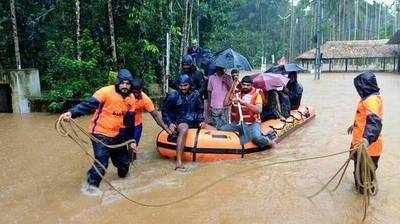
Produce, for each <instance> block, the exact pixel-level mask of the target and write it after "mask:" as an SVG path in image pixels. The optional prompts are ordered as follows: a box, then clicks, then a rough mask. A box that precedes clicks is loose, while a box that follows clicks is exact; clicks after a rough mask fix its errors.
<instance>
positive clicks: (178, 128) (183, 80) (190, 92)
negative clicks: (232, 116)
mask: <svg viewBox="0 0 400 224" xmlns="http://www.w3.org/2000/svg"><path fill="white" fill-rule="evenodd" d="M176 84H177V86H178V90H177V91H176V90H174V91H172V92H171V93H169V94H168V95H167V97H166V99H165V101H164V105H163V107H162V118H163V120H164V122H165V123H166V124H167V125H168V126H169V129H170V130H171V131H172V132H174V133H175V134H176V135H177V143H176V166H175V170H182V171H184V170H185V167H184V166H183V164H182V152H183V150H184V147H185V142H186V137H187V134H188V130H189V128H204V127H206V123H205V122H204V114H203V113H204V107H203V99H202V97H201V96H200V93H199V92H198V91H197V90H195V89H192V80H191V79H190V77H189V76H188V75H187V74H181V75H179V76H178V79H177V81H176Z"/></svg>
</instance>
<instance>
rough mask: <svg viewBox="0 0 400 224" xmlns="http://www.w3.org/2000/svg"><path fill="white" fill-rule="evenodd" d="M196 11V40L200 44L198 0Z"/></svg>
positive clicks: (198, 1)
mask: <svg viewBox="0 0 400 224" xmlns="http://www.w3.org/2000/svg"><path fill="white" fill-rule="evenodd" d="M196 2H197V13H196V40H197V42H198V43H199V45H200V0H197V1H196Z"/></svg>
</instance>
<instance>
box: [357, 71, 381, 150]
mask: <svg viewBox="0 0 400 224" xmlns="http://www.w3.org/2000/svg"><path fill="white" fill-rule="evenodd" d="M354 86H355V87H356V90H357V92H358V94H359V95H360V97H361V100H360V102H359V103H358V106H357V112H356V115H355V118H354V128H353V138H352V141H351V147H352V148H353V147H354V146H355V145H357V144H359V143H361V142H362V139H363V138H365V139H367V140H368V143H369V146H368V154H369V155H370V156H380V155H381V153H382V145H383V138H382V135H381V131H382V119H383V100H382V97H381V96H380V95H379V90H380V89H379V88H378V84H377V82H376V77H375V75H374V74H373V73H372V72H364V73H361V74H360V75H358V76H357V77H356V78H354Z"/></svg>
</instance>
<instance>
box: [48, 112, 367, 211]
mask: <svg viewBox="0 0 400 224" xmlns="http://www.w3.org/2000/svg"><path fill="white" fill-rule="evenodd" d="M66 123H68V124H69V125H66ZM55 127H56V130H57V132H58V133H59V134H60V135H61V136H64V137H69V138H70V139H71V140H72V141H74V142H75V143H77V144H78V146H79V147H80V148H81V150H82V151H83V152H84V153H85V155H87V156H88V158H90V159H91V160H92V161H93V162H94V163H97V164H99V165H100V166H101V168H102V169H104V170H106V169H105V167H104V166H103V165H102V164H101V163H100V162H99V161H98V160H97V159H96V158H94V157H93V156H92V155H91V154H90V153H89V152H88V151H87V150H86V149H85V146H84V144H83V141H82V140H83V139H82V138H81V137H79V135H78V133H77V131H79V132H82V133H83V134H84V135H85V136H87V137H89V138H90V139H92V140H93V141H96V142H99V143H100V144H103V145H105V146H107V147H110V148H117V146H118V147H120V146H121V145H124V144H129V143H128V142H129V141H128V142H125V143H122V144H118V145H106V144H104V143H102V142H101V141H100V140H99V139H97V138H96V137H95V136H93V135H92V134H90V133H88V132H87V131H86V130H85V129H83V128H82V127H81V126H79V124H77V123H76V122H75V121H74V120H71V121H70V122H65V121H63V120H60V119H58V120H57V122H56V124H55ZM348 152H351V151H350V150H346V151H342V152H337V153H332V154H325V155H320V156H313V157H304V158H300V159H294V160H285V161H277V162H271V163H267V164H261V165H255V166H253V167H250V168H247V169H243V170H240V171H238V172H234V173H231V174H229V175H227V176H224V177H222V178H220V179H218V180H216V181H214V182H211V183H209V184H207V185H205V186H204V187H202V188H200V189H198V190H197V191H194V192H193V193H192V194H189V195H187V196H185V197H182V198H180V199H177V200H173V201H170V202H165V203H145V202H141V201H138V200H135V199H133V198H131V197H129V196H128V195H126V194H125V193H123V192H122V191H121V190H119V189H117V188H116V187H115V186H114V185H113V184H112V183H111V181H110V180H108V179H107V178H105V177H104V175H103V174H102V173H101V172H100V170H99V169H98V168H97V167H96V166H93V167H94V169H95V170H96V172H97V173H98V174H99V175H100V176H101V177H102V179H103V180H104V182H105V183H106V184H107V185H109V186H110V188H111V189H113V190H114V191H115V192H117V193H118V194H119V195H120V196H122V197H123V198H125V199H126V200H127V201H129V202H130V203H133V204H136V205H139V206H143V207H167V206H170V205H173V204H177V203H180V202H183V201H186V200H189V199H191V198H194V197H196V196H197V195H199V194H201V193H203V192H205V191H207V190H208V189H210V188H212V187H213V186H215V185H217V184H219V183H221V182H223V181H225V180H226V179H229V178H232V177H234V176H237V175H240V174H243V173H246V172H249V171H252V170H257V169H259V168H262V167H268V166H274V165H278V164H289V163H296V162H303V161H307V160H316V159H323V158H328V157H333V156H337V155H341V154H344V153H348ZM268 160H270V159H264V160H257V161H256V162H265V161H268ZM363 183H367V182H365V181H364V179H363ZM364 185H367V184H364ZM364 185H363V186H364Z"/></svg>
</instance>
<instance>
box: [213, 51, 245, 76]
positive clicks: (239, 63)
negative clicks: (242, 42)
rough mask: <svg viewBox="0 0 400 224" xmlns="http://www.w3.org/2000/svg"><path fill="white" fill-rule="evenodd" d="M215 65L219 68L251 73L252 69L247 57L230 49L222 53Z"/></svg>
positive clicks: (218, 55)
mask: <svg viewBox="0 0 400 224" xmlns="http://www.w3.org/2000/svg"><path fill="white" fill-rule="evenodd" d="M214 64H215V65H216V66H218V67H222V68H226V69H231V68H236V69H239V70H246V71H251V70H252V67H251V65H250V63H249V61H248V60H247V58H246V57H244V56H243V55H241V54H239V53H237V52H236V51H234V50H232V49H231V48H228V49H226V50H224V51H221V52H219V53H218V54H217V56H216V57H215V61H214Z"/></svg>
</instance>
